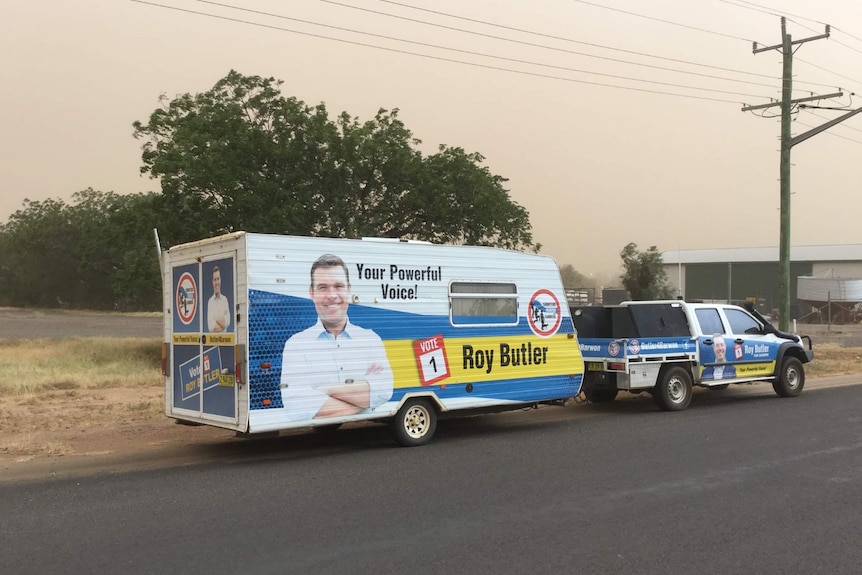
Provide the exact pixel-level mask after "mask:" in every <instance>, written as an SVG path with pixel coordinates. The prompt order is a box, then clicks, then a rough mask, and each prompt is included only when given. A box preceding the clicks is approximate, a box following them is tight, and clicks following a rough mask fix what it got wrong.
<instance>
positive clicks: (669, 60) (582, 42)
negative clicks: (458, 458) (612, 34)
mask: <svg viewBox="0 0 862 575" xmlns="http://www.w3.org/2000/svg"><path fill="white" fill-rule="evenodd" d="M320 1H321V2H326V3H329V4H337V5H339V6H345V7H348V8H354V9H356V10H363V11H367V12H373V13H376V14H383V15H385V16H390V17H392V18H402V19H405V20H409V21H412V22H421V23H423V24H428V25H429V26H439V27H443V28H449V29H455V30H459V29H457V28H451V27H448V26H443V25H441V24H435V23H431V22H424V21H421V20H414V19H412V18H406V17H404V16H398V15H394V14H387V13H385V12H378V11H376V10H369V9H367V8H359V7H358V6H351V5H349V4H343V3H341V2H335V1H334V0H320ZM380 2H384V3H386V4H393V5H395V6H401V7H403V8H409V9H411V10H419V11H421V12H427V13H430V14H437V15H439V16H446V17H449V18H456V19H458V20H464V21H466V22H473V23H476V24H483V25H485V26H493V27H495V28H501V29H503V30H510V31H513V32H520V33H523V34H531V35H534V36H541V37H543V38H550V39H552V40H561V41H563V42H571V43H573V44H581V45H583V46H590V47H593V48H601V49H603V50H612V51H615V52H623V53H625V54H632V55H635V56H642V57H645V58H655V59H658V60H665V61H668V62H675V63H677V64H687V65H689V66H699V67H703V68H711V69H714V70H721V71H723V72H733V73H735V74H745V75H748V76H757V77H761V78H769V79H771V80H780V78H778V77H776V76H770V75H768V74H758V73H756V72H746V71H744V70H736V69H733V68H724V67H721V66H713V65H710V64H702V63H699V62H691V61H688V60H681V59H677V58H669V57H666V56H658V55H655V54H647V53H645V52H638V51H636V50H626V49H623V48H615V47H613V46H604V45H602V44H595V43H592V42H584V41H581V40H575V39H572V38H566V37H563V36H555V35H552V34H545V33H542V32H536V31H534V30H526V29H524V28H516V27H514V26H504V25H502V24H496V23H493V22H487V21H485V20H478V19H476V18H467V17H466V16H460V15H457V14H451V13H449V12H441V11H439V10H431V9H428V8H422V7H419V6H413V5H410V4H404V3H402V2H396V1H394V0H380ZM459 31H462V32H467V33H469V34H477V35H483V36H484V34H481V33H479V32H473V31H470V30H459ZM491 37H492V38H497V37H496V36H491ZM501 39H502V40H506V41H509V42H518V41H517V40H512V39H509V38H501ZM528 45H531V46H536V44H528ZM539 46H540V47H542V48H548V49H550V50H556V49H557V48H554V47H551V46H541V45H539ZM571 53H573V54H578V55H582V56H588V57H591V58H602V59H607V60H611V59H610V58H606V57H602V56H596V55H593V54H581V53H580V52H571ZM612 61H615V62H624V63H627V64H633V65H637V66H646V64H641V63H638V62H630V61H627V60H612ZM651 67H652V66H651ZM659 69H661V70H670V71H673V72H680V73H683V74H692V73H693V72H686V71H684V70H677V69H673V68H670V69H668V68H659ZM707 77H710V78H712V77H714V76H707ZM731 81H733V82H739V81H741V80H731ZM804 83H806V84H809V83H810V82H804ZM811 85H819V86H822V87H829V88H833V87H834V86H832V85H831V84H813V83H811Z"/></svg>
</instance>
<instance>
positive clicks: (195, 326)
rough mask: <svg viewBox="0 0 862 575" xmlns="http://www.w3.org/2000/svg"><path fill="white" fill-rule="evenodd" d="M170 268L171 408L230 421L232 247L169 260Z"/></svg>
mask: <svg viewBox="0 0 862 575" xmlns="http://www.w3.org/2000/svg"><path fill="white" fill-rule="evenodd" d="M171 273H172V280H171V281H172V286H173V314H172V315H173V318H172V322H173V330H172V332H173V337H172V341H171V354H170V357H171V370H172V377H171V382H172V389H170V390H169V392H170V396H171V398H172V404H171V408H172V411H173V412H174V413H176V414H182V415H186V416H189V415H191V416H197V417H199V418H201V419H205V420H211V421H219V422H222V423H236V422H237V391H236V377H235V374H234V373H233V371H234V365H235V363H234V362H235V360H234V347H235V345H236V313H235V307H236V302H237V294H236V252H235V251H234V252H231V253H227V254H219V255H218V256H214V257H206V258H200V257H199V258H193V259H191V260H190V261H185V262H184V261H175V262H173V267H172V270H171Z"/></svg>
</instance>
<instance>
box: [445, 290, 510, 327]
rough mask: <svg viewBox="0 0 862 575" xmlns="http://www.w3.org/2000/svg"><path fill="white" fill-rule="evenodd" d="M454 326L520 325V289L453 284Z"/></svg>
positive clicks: (451, 305)
mask: <svg viewBox="0 0 862 575" xmlns="http://www.w3.org/2000/svg"><path fill="white" fill-rule="evenodd" d="M449 310H450V314H451V315H450V320H451V322H452V325H517V323H518V287H517V286H516V285H515V284H513V283H482V282H452V283H451V284H450V285H449Z"/></svg>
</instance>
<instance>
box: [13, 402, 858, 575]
mask: <svg viewBox="0 0 862 575" xmlns="http://www.w3.org/2000/svg"><path fill="white" fill-rule="evenodd" d="M208 450H209V451H208V452H207V453H206V454H205V459H206V462H205V463H198V464H194V465H186V466H182V467H174V468H164V469H159V470H153V471H145V472H134V473H118V474H113V475H100V476H91V477H79V478H73V479H56V480H49V481H42V482H35V483H33V482H28V483H2V482H0V517H2V522H0V549H2V550H3V562H2V566H3V570H4V571H5V572H9V573H40V574H45V573H112V574H113V573H178V572H189V573H211V574H219V573H243V574H258V573H279V574H281V573H375V574H379V573H405V572H406V573H413V574H422V573H447V574H448V573H471V574H473V573H494V574H499V573H519V574H520V573H578V574H590V573H620V574H622V573H626V574H628V573H631V574H635V573H636V574H639V575H642V574H653V573H654V574H662V575H666V574H674V573H680V574H690V573H698V574H712V573H715V574H722V575H725V574H728V573H760V574H771V573H776V574H778V573H781V574H784V573H830V574H842V573H848V574H849V573H854V574H855V573H858V571H859V565H860V564H862V546H860V545H859V544H858V536H859V528H860V522H862V519H860V517H862V388H860V387H859V386H856V385H851V386H843V387H826V388H819V389H814V390H806V391H805V392H804V393H803V394H802V396H800V397H798V398H792V399H781V398H778V397H776V396H775V395H774V394H773V393H772V390H771V387H770V386H751V387H731V388H730V389H728V390H726V391H724V392H708V391H704V392H702V393H698V394H697V395H696V396H695V398H694V401H693V403H692V406H691V408H690V409H689V410H687V411H684V412H679V413H665V412H659V411H657V410H656V409H655V407H654V406H653V403H652V401H651V400H650V399H649V398H644V399H633V400H627V401H618V402H615V403H613V404H608V405H601V406H583V407H578V408H564V407H547V408H542V409H539V410H533V411H528V412H514V413H508V414H498V415H484V416H479V417H472V418H464V419H457V420H449V421H444V422H441V424H440V427H439V428H438V433H437V436H436V438H435V440H434V441H433V442H432V443H431V444H429V445H427V446H424V447H420V448H396V447H393V443H392V441H391V439H390V437H389V433H388V429H387V428H385V427H383V426H375V425H368V426H363V427H358V428H354V429H342V430H339V431H337V432H334V433H332V434H331V435H328V436H327V435H321V434H319V433H303V434H293V435H289V436H286V437H279V438H275V439H269V440H255V441H251V442H249V443H240V444H237V443H236V442H231V443H230V444H229V445H228V444H226V445H225V446H223V447H219V446H212V447H209V448H208Z"/></svg>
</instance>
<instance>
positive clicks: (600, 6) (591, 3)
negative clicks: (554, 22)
mask: <svg viewBox="0 0 862 575" xmlns="http://www.w3.org/2000/svg"><path fill="white" fill-rule="evenodd" d="M572 2H578V3H579V4H586V5H588V6H595V7H596V8H603V9H605V10H611V11H612V12H620V13H622V14H627V15H629V16H636V17H638V18H644V19H646V20H653V21H654V22H661V23H663V24H670V25H671V26H679V27H680V28H688V29H689V30H695V31H697V32H704V33H706V34H714V35H716V36H723V37H725V38H731V39H733V40H742V41H743V42H748V43H752V42H754V40H750V39H748V38H742V37H740V36H733V35H732V34H725V33H723V32H716V31H715V30H707V29H706V28H698V27H697V26H690V25H688V24H682V23H680V22H672V21H671V20H665V19H663V18H656V17H655V16H647V15H646V14H638V13H637V12H629V11H628V10H621V9H620V8H612V7H610V6H603V5H601V4H596V3H594V2H587V1H586V0H572Z"/></svg>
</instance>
